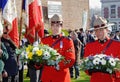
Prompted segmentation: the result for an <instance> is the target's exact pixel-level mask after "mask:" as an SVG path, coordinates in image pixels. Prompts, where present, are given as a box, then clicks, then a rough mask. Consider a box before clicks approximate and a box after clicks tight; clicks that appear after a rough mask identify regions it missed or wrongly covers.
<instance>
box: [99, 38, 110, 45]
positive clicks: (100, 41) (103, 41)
mask: <svg viewBox="0 0 120 82" xmlns="http://www.w3.org/2000/svg"><path fill="white" fill-rule="evenodd" d="M107 41H108V38H105V39H104V40H100V39H98V42H99V43H101V44H104V43H105V42H107Z"/></svg>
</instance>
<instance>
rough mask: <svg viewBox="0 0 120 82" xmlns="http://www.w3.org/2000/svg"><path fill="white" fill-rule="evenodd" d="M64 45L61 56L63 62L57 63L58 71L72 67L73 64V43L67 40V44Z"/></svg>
mask: <svg viewBox="0 0 120 82" xmlns="http://www.w3.org/2000/svg"><path fill="white" fill-rule="evenodd" d="M66 45H67V46H66V47H65V50H64V54H63V56H64V57H65V60H64V61H61V62H60V63H59V66H60V70H62V69H65V68H69V67H71V66H73V64H74V62H75V49H74V45H73V41H72V40H69V41H68V42H66Z"/></svg>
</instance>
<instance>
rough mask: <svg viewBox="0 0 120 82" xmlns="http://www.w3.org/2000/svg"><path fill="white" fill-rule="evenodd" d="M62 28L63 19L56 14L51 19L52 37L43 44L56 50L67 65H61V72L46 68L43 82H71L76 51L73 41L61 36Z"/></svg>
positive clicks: (42, 77)
mask: <svg viewBox="0 0 120 82" xmlns="http://www.w3.org/2000/svg"><path fill="white" fill-rule="evenodd" d="M62 26H63V20H62V17H61V16H59V15H57V14H55V15H54V16H53V17H52V18H51V30H52V35H50V36H47V37H45V38H43V39H42V40H41V42H42V43H43V44H46V45H49V46H51V47H52V48H54V49H56V50H57V51H58V53H60V54H61V55H63V56H64V57H65V60H66V63H65V62H63V61H61V62H60V63H59V66H60V70H56V69H55V68H54V67H51V66H44V67H43V71H42V76H41V80H42V82H70V73H69V67H71V66H72V65H73V64H74V62H75V50H74V45H73V41H72V40H71V39H70V38H67V37H65V36H63V35H62V34H61V29H62Z"/></svg>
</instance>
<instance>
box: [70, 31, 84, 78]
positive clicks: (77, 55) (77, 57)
mask: <svg viewBox="0 0 120 82" xmlns="http://www.w3.org/2000/svg"><path fill="white" fill-rule="evenodd" d="M70 37H71V38H72V40H73V43H74V48H75V63H74V65H73V66H72V67H70V76H71V78H73V77H74V73H75V79H78V78H79V77H80V73H79V65H80V53H81V46H82V42H81V41H80V40H79V39H78V35H77V33H76V32H74V31H72V32H71V33H70ZM74 69H75V72H74Z"/></svg>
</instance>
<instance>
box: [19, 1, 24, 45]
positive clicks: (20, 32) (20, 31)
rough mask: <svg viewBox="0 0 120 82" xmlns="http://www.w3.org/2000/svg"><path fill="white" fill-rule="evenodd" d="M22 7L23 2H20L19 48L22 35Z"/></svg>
mask: <svg viewBox="0 0 120 82" xmlns="http://www.w3.org/2000/svg"><path fill="white" fill-rule="evenodd" d="M22 6H23V0H22V2H21V14H20V30H19V47H20V41H21V35H22V23H23V21H22V20H23V18H22V13H23V9H22Z"/></svg>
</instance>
